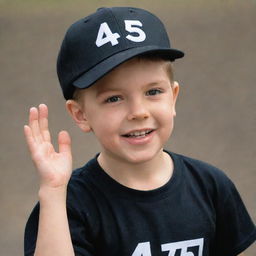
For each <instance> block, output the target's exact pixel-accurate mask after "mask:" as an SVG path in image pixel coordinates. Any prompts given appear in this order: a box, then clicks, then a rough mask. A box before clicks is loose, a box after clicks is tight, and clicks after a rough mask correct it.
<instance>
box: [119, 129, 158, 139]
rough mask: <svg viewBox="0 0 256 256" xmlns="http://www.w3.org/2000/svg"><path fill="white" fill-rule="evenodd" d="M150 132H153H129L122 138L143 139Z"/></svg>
mask: <svg viewBox="0 0 256 256" xmlns="http://www.w3.org/2000/svg"><path fill="white" fill-rule="evenodd" d="M151 132H153V130H145V131H135V132H130V133H127V134H124V135H123V137H126V138H143V137H146V136H147V135H148V134H150V133H151Z"/></svg>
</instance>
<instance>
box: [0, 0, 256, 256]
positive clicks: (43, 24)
mask: <svg viewBox="0 0 256 256" xmlns="http://www.w3.org/2000/svg"><path fill="white" fill-rule="evenodd" d="M113 5H115V6H135V7H142V8H146V9H148V10H150V11H151V12H153V13H155V14H156V15H157V16H159V17H160V18H161V19H162V20H163V21H164V23H165V24H166V27H167V30H168V31H169V35H170V38H171V42H172V45H173V47H176V48H178V49H181V50H183V51H184V52H185V53H186V56H185V58H183V59H181V60H177V61H176V62H175V64H174V69H175V78H176V80H178V81H179V83H180V85H181V91H180V95H179V99H178V103H177V117H176V119H175V122H176V123H175V129H174V133H173V135H172V137H171V139H170V141H169V142H168V144H167V145H166V148H167V149H169V150H172V151H174V152H177V153H182V154H185V155H188V156H191V157H194V158H198V159H201V160H204V161H206V162H209V163H211V164H213V165H216V166H218V167H219V168H221V169H223V170H224V171H225V173H226V174H227V175H228V176H229V177H230V178H231V179H232V180H233V181H234V183H235V184H236V186H237V188H238V190H239V191H240V194H241V196H242V198H243V200H244V202H245V204H246V206H247V208H248V211H249V212H250V214H251V216H252V218H253V220H254V222H256V200H255V198H256V188H255V184H256V173H255V172H256V164H255V162H256V135H255V134H256V114H255V110H256V100H255V99H256V88H255V81H256V70H255V67H256V32H255V31H256V30H255V26H256V0H212V1H211V0H207V1H203V0H202V1H199V0H168V1H167V0H158V1H150V0H141V1H133V0H130V1H118V0H116V1H100V0H93V1H89V0H83V1H82V0H72V1H71V0H69V1H68V0H62V1H58V0H0V56H1V57H0V79H1V86H0V93H1V94H0V95H1V101H0V112H1V126H0V129H1V135H0V136H1V148H0V159H1V179H0V200H1V211H0V227H1V230H0V255H3V256H12V255H23V232H24V226H25V223H26V220H27V218H28V216H29V214H30V211H31V209H32V207H33V206H34V204H35V203H36V201H37V199H38V197H37V192H38V179H37V175H36V172H35V169H34V167H33V164H32V162H31V160H30V157H29V154H28V151H27V148H26V145H25V140H24V137H23V125H24V124H25V123H26V122H27V117H28V111H29V108H30V107H31V106H36V105H38V104H39V103H46V104H47V105H48V106H49V109H50V128H51V132H52V134H53V136H52V137H53V140H54V141H56V138H57V134H58V132H59V131H60V130H62V129H65V130H68V131H69V132H70V133H71V135H72V140H73V155H74V168H76V167H79V166H81V165H82V164H84V163H85V162H86V161H87V160H89V159H90V158H91V157H93V156H94V155H95V153H96V152H97V151H98V150H99V146H98V145H97V144H96V141H95V139H94V137H93V135H91V134H83V133H82V132H80V130H79V129H78V128H77V127H75V125H74V124H73V122H72V120H71V118H70V117H69V116H68V114H67V113H66V111H65V101H64V99H63V97H62V94H61V90H60V88H59V85H58V80H57V76H56V69H55V65H56V57H57V53H58V49H59V46H60V43H61V41H62V39H63V36H64V33H65V31H66V29H67V27H68V26H69V25H70V24H71V23H73V22H74V21H76V20H77V19H79V18H82V17H84V16H87V15H88V14H90V13H91V12H94V10H95V9H96V8H98V7H101V6H113ZM106 121H107V120H106ZM55 145H56V143H55ZM246 255H247V256H255V255H256V246H255V245H254V246H252V247H251V248H250V249H249V250H248V252H247V254H246Z"/></svg>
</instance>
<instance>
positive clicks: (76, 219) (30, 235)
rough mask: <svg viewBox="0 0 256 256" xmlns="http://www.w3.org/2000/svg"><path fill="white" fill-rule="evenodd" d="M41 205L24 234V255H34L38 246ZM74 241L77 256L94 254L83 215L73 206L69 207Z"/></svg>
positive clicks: (37, 206)
mask: <svg viewBox="0 0 256 256" xmlns="http://www.w3.org/2000/svg"><path fill="white" fill-rule="evenodd" d="M39 212H40V205H39V203H37V204H36V206H35V207H34V209H33V211H32V212H31V214H30V216H29V219H28V221H27V223H26V227H25V234H24V255H25V256H32V255H34V252H35V248H36V240H37V232H38V222H39ZM67 214H68V221H69V227H70V233H71V238H72V243H73V247H74V251H75V255H76V256H94V255H95V254H94V252H93V251H94V249H93V246H92V243H91V242H90V239H88V237H89V235H88V232H87V230H86V226H87V225H85V223H84V220H83V219H82V216H81V215H80V214H78V213H76V211H74V210H73V209H71V208H69V207H68V208H67Z"/></svg>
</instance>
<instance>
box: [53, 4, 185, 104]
mask: <svg viewBox="0 0 256 256" xmlns="http://www.w3.org/2000/svg"><path fill="white" fill-rule="evenodd" d="M146 53H158V54H161V55H163V56H164V58H167V59H169V60H170V61H174V60H175V59H178V58H182V57H183V56H184V53H183V52H182V51H180V50H177V49H173V48H171V44H170V41H169V38H168V34H167V32H166V29H165V27H164V25H163V23H162V22H161V21H160V20H159V19H158V18H157V17H156V16H155V15H153V14H152V13H150V12H148V11H146V10H143V9H139V8H133V7H112V8H99V9H98V10H97V11H96V12H95V13H93V14H91V15H89V16H87V17H85V18H82V19H80V20H78V21H77V22H75V23H74V24H73V25H71V26H70V28H69V29H68V30H67V32H66V35H65V37H64V39H63V42H62V45H61V48H60V51H59V55H58V60H57V74H58V78H59V81H60V85H61V88H62V91H63V95H64V97H65V99H71V98H72V96H73V93H74V90H75V88H80V89H83V88H88V87H90V86H91V85H93V84H94V83H95V82H96V81H97V80H98V79H100V78H101V77H103V76H104V75H105V74H107V73H108V72H110V71H111V70H112V69H113V68H115V67H116V66H118V65H120V64H121V63H123V62H125V61H126V60H129V59H131V58H133V57H135V56H138V55H141V54H146Z"/></svg>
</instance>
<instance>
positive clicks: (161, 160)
mask: <svg viewBox="0 0 256 256" xmlns="http://www.w3.org/2000/svg"><path fill="white" fill-rule="evenodd" d="M98 161H99V164H100V166H101V167H102V168H103V170H104V171H105V172H106V173H107V174H108V175H109V176H110V177H112V178H113V179H114V180H116V181H117V182H119V183H120V184H122V185H124V186H126V187H129V188H132V189H137V190H152V189H156V188H159V187H161V186H163V185H164V184H165V183H167V181H168V180H169V179H170V178H171V176H172V173H173V162H172V159H171V157H170V156H169V154H167V153H165V152H164V151H163V150H161V151H159V153H158V154H157V155H156V156H155V157H154V158H153V159H151V160H149V161H147V162H143V163H130V162H124V161H120V160H119V159H115V158H112V157H109V156H106V155H105V154H103V153H101V154H100V155H99V157H98Z"/></svg>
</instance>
